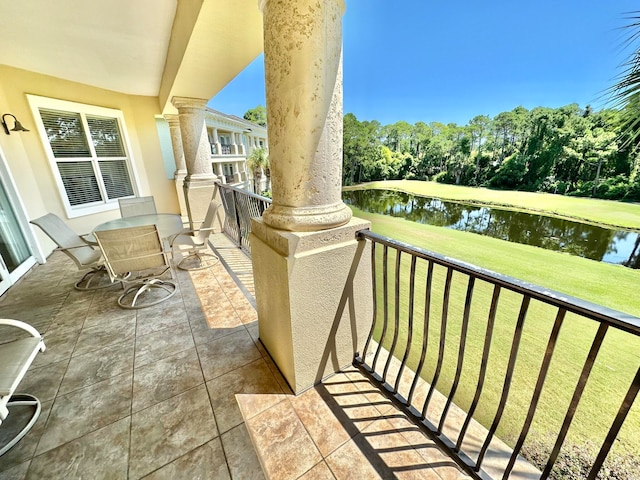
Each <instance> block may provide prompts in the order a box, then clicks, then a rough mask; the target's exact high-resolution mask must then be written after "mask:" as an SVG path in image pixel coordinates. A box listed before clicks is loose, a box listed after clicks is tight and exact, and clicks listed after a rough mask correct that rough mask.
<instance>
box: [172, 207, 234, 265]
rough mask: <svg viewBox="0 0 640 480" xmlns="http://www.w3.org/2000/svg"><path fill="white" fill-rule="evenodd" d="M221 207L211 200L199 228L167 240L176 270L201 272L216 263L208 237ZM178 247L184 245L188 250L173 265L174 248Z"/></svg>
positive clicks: (184, 231)
mask: <svg viewBox="0 0 640 480" xmlns="http://www.w3.org/2000/svg"><path fill="white" fill-rule="evenodd" d="M221 206H222V205H221V204H220V203H219V202H217V201H216V200H212V201H211V203H209V208H208V209H207V213H206V215H205V217H204V220H203V222H202V225H200V228H198V229H195V230H189V229H185V230H183V231H181V232H180V233H177V234H176V235H173V236H172V237H170V238H169V245H170V246H171V255H172V257H173V259H174V265H176V266H177V267H178V268H180V269H182V270H201V269H204V268H208V267H211V266H212V265H215V264H216V263H217V262H218V260H219V258H218V257H217V256H216V255H214V253H213V252H212V251H211V248H210V247H209V236H210V235H211V234H212V233H213V231H214V227H213V223H214V221H215V219H216V215H217V214H218V210H219V209H220V207H221ZM179 245H186V246H187V247H189V250H188V252H186V255H185V254H184V253H183V257H182V260H180V262H179V263H177V264H175V258H176V256H175V251H174V247H175V246H179Z"/></svg>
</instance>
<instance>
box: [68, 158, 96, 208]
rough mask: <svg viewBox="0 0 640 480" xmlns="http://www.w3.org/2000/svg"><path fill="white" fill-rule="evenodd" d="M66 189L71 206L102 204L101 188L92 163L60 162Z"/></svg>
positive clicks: (88, 161)
mask: <svg viewBox="0 0 640 480" xmlns="http://www.w3.org/2000/svg"><path fill="white" fill-rule="evenodd" d="M58 171H59V172H60V177H62V183H63V184H64V189H65V190H66V192H67V198H68V199H69V203H70V204H71V206H75V205H84V204H86V203H93V202H100V201H101V200H102V195H100V188H99V187H98V181H97V180H96V176H95V174H94V172H93V167H92V165H91V161H90V160H87V161H82V162H58Z"/></svg>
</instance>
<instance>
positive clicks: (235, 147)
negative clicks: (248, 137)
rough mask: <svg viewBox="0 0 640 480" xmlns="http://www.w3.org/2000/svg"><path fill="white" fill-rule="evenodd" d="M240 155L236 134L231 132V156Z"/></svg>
mask: <svg viewBox="0 0 640 480" xmlns="http://www.w3.org/2000/svg"><path fill="white" fill-rule="evenodd" d="M237 154H238V144H237V143H236V132H231V155H237Z"/></svg>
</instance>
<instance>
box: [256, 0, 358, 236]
mask: <svg viewBox="0 0 640 480" xmlns="http://www.w3.org/2000/svg"><path fill="white" fill-rule="evenodd" d="M344 8H345V5H344V1H342V0H327V1H322V2H317V1H311V0H302V1H297V0H282V1H271V0H265V1H263V14H264V63H265V81H266V93H267V96H266V97H267V124H268V125H269V138H270V146H269V160H270V163H271V175H272V193H273V204H272V205H271V207H270V208H269V209H268V210H267V211H266V212H265V214H264V217H263V218H264V221H265V222H266V223H267V224H268V225H271V226H273V227H275V228H279V229H283V230H292V231H314V230H323V229H326V228H333V227H337V226H339V225H344V224H346V223H347V222H348V221H349V219H350V218H351V210H349V208H348V207H347V206H346V205H345V204H344V203H343V202H342V199H341V192H342V15H343V14H344Z"/></svg>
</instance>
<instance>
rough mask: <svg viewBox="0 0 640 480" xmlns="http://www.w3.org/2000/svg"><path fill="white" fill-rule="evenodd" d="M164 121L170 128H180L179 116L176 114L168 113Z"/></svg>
mask: <svg viewBox="0 0 640 480" xmlns="http://www.w3.org/2000/svg"><path fill="white" fill-rule="evenodd" d="M164 119H165V121H166V122H167V123H168V124H169V126H170V127H179V126H180V116H179V115H178V114H176V113H168V114H166V115H164Z"/></svg>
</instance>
